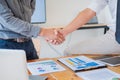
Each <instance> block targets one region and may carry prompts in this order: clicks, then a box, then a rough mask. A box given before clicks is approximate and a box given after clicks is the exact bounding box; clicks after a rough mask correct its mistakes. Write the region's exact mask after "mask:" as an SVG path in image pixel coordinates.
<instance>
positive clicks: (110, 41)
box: [60, 0, 120, 55]
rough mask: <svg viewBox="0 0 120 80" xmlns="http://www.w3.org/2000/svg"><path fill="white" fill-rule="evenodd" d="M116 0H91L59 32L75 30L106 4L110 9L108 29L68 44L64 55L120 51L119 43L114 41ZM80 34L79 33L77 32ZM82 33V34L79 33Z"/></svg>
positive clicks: (67, 32) (65, 32) (65, 33)
mask: <svg viewBox="0 0 120 80" xmlns="http://www.w3.org/2000/svg"><path fill="white" fill-rule="evenodd" d="M117 1H118V0H91V4H90V5H89V6H88V7H87V8H86V9H84V10H83V11H81V12H80V13H79V14H78V15H77V17H76V18H75V19H74V20H72V22H71V23H69V24H68V25H67V26H66V27H65V28H64V29H63V30H61V31H60V32H61V33H62V34H63V35H64V36H67V35H68V34H69V33H71V32H73V31H75V30H76V29H77V28H80V27H82V26H83V25H84V24H85V23H87V22H88V21H89V20H90V19H91V18H93V17H94V16H96V15H97V14H99V13H100V11H101V10H103V9H104V8H105V7H106V6H107V5H108V7H109V9H110V13H111V16H112V22H111V23H110V24H109V25H108V27H109V30H108V31H107V33H106V34H105V35H103V36H99V37H97V38H93V39H90V40H85V41H81V42H79V43H76V44H74V45H70V46H69V47H68V48H66V49H65V51H64V53H65V55H71V54H86V53H87V54H94V53H95V54H111V53H120V44H119V43H118V42H117V41H116V38H115V32H116V12H117ZM79 35H80V34H79ZM81 35H82V34H81Z"/></svg>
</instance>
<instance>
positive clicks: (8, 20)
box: [0, 3, 40, 37]
mask: <svg viewBox="0 0 120 80" xmlns="http://www.w3.org/2000/svg"><path fill="white" fill-rule="evenodd" d="M0 24H2V25H3V26H4V28H5V29H6V30H9V31H12V32H15V33H18V34H21V35H23V36H26V37H37V36H38V35H39V32H40V27H38V26H34V25H32V24H30V23H29V22H26V21H23V20H21V19H19V18H17V17H15V16H14V14H13V13H12V12H11V10H10V9H9V8H8V7H7V5H5V3H0ZM4 28H3V29H4Z"/></svg>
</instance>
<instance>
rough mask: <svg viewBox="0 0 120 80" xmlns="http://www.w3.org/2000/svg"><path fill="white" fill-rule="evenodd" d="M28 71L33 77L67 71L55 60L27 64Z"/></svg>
mask: <svg viewBox="0 0 120 80" xmlns="http://www.w3.org/2000/svg"><path fill="white" fill-rule="evenodd" d="M27 67H28V70H29V71H30V72H31V73H32V75H40V74H45V73H50V72H56V71H63V70H65V69H64V68H63V67H62V66H60V65H59V64H58V63H56V62H55V61H53V60H45V61H39V62H30V63H27Z"/></svg>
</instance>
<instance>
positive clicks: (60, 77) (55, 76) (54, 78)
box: [29, 58, 120, 80]
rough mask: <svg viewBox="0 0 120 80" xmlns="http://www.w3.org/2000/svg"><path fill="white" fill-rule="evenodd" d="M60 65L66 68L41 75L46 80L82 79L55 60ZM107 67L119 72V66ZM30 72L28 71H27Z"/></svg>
mask: <svg viewBox="0 0 120 80" xmlns="http://www.w3.org/2000/svg"><path fill="white" fill-rule="evenodd" d="M51 59H52V60H55V61H57V59H58V58H46V59H38V60H31V61H29V62H34V61H42V60H51ZM57 63H59V64H60V65H62V66H63V67H64V68H65V69H66V70H64V71H60V72H53V73H48V74H43V75H41V76H47V77H48V79H47V80H83V79H82V78H80V77H78V76H77V75H75V73H74V72H73V71H72V70H71V69H69V68H68V67H66V66H65V65H63V64H61V63H60V62H58V61H57ZM108 69H110V70H112V71H114V72H116V73H120V66H117V67H110V66H109V67H108ZM29 74H30V73H29Z"/></svg>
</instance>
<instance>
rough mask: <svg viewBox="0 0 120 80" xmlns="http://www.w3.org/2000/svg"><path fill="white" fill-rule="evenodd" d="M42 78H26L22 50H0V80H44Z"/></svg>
mask: <svg viewBox="0 0 120 80" xmlns="http://www.w3.org/2000/svg"><path fill="white" fill-rule="evenodd" d="M45 79H46V77H44V76H41V77H40V76H30V78H29V76H28V71H27V61H26V55H25V51H24V50H11V49H0V80H45Z"/></svg>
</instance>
